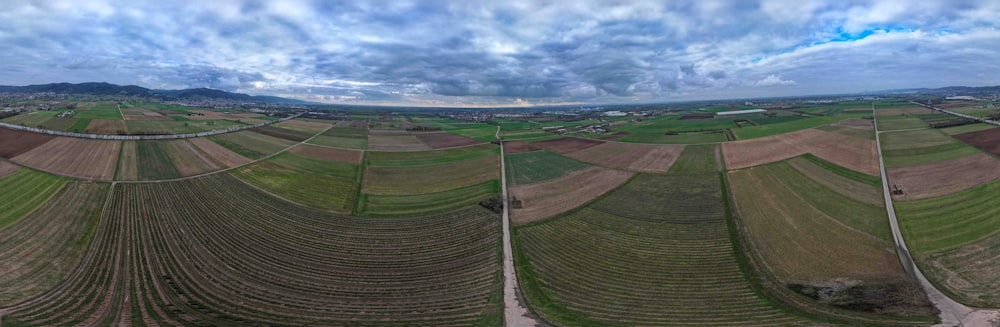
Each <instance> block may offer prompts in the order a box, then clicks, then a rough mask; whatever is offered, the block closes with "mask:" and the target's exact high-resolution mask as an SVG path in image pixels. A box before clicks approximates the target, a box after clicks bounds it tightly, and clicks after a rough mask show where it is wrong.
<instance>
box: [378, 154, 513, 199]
mask: <svg viewBox="0 0 1000 327" xmlns="http://www.w3.org/2000/svg"><path fill="white" fill-rule="evenodd" d="M499 165H500V163H499V160H498V159H497V156H493V155H490V156H482V157H478V158H475V159H471V160H463V161H456V162H452V163H445V164H438V165H428V166H410V167H385V166H371V165H370V166H368V167H366V168H365V177H364V188H363V189H362V191H363V192H365V193H368V194H379V195H416V194H423V193H435V192H442V191H447V190H451V189H455V188H460V187H465V186H470V185H475V184H479V183H483V182H486V181H488V180H491V179H497V178H499V177H500V167H499Z"/></svg>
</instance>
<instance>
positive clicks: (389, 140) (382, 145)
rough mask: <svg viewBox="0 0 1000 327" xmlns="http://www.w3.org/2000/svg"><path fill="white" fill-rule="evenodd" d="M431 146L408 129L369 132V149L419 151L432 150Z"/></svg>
mask: <svg viewBox="0 0 1000 327" xmlns="http://www.w3.org/2000/svg"><path fill="white" fill-rule="evenodd" d="M430 149H431V146H429V145H427V144H426V143H424V142H421V141H420V139H418V138H417V137H416V136H414V135H413V134H410V133H408V132H406V131H386V130H374V129H373V130H371V131H370V133H369V134H368V150H374V151H419V150H430Z"/></svg>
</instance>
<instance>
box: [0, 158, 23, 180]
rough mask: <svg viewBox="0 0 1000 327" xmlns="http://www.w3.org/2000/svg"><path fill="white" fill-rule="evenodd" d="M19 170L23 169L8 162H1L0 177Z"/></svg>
mask: <svg viewBox="0 0 1000 327" xmlns="http://www.w3.org/2000/svg"><path fill="white" fill-rule="evenodd" d="M19 168H21V166H18V165H15V164H12V163H10V162H7V161H0V177H4V176H7V175H8V174H10V173H13V172H15V171H17V170H18V169H19Z"/></svg>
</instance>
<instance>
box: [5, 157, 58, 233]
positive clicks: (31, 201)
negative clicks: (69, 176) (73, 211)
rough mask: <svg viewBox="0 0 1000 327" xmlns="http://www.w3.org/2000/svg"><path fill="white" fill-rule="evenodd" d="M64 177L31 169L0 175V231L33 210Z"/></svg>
mask: <svg viewBox="0 0 1000 327" xmlns="http://www.w3.org/2000/svg"><path fill="white" fill-rule="evenodd" d="M65 183H66V179H65V178H62V177H58V176H55V175H50V174H46V173H43V172H39V171H35V170H31V169H18V170H17V171H14V172H11V173H9V174H7V175H5V176H3V177H0V189H2V190H3V192H0V212H2V213H3V215H0V231H3V230H4V229H5V228H7V227H8V226H10V225H13V224H15V223H17V222H18V221H20V220H21V219H22V218H24V216H26V215H28V214H30V213H31V212H33V211H35V209H36V208H38V206H40V205H42V203H45V201H47V200H48V199H49V197H51V196H52V194H55V193H56V191H59V189H60V188H62V187H63V184H65Z"/></svg>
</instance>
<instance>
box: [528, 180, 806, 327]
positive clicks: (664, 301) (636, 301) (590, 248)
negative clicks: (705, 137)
mask: <svg viewBox="0 0 1000 327" xmlns="http://www.w3.org/2000/svg"><path fill="white" fill-rule="evenodd" d="M664 186H670V187H664ZM634 194H642V195H643V197H642V198H633V197H632V195H634ZM692 203H695V204H692ZM697 204H700V205H697ZM678 208H681V209H678ZM690 209H694V210H690ZM515 239H516V242H517V246H518V248H517V258H518V260H517V268H518V274H519V275H518V277H519V280H520V281H521V282H520V284H521V287H522V290H523V291H524V294H525V296H526V298H527V303H528V305H529V307H530V308H532V309H533V310H534V311H535V312H536V313H538V314H540V315H541V316H542V317H544V318H545V319H546V320H548V321H551V322H553V323H555V324H559V325H574V326H617V325H643V326H652V325H700V326H703V325H712V326H727V325H728V326H754V325H760V326H766V325H781V324H786V325H787V324H805V323H807V322H806V321H803V320H801V319H800V318H795V317H792V316H789V315H786V314H785V313H783V312H782V311H780V310H779V309H777V308H774V307H772V306H770V305H768V304H767V302H765V301H764V300H762V299H760V298H758V297H757V295H756V294H755V293H754V291H753V290H751V288H750V286H749V284H748V282H747V280H746V279H745V278H744V276H743V274H742V273H741V272H740V267H739V265H738V264H737V258H736V256H735V254H734V252H733V249H732V242H731V241H730V239H729V231H728V229H727V226H726V218H725V214H724V209H723V203H722V194H721V191H720V180H719V176H718V174H717V173H708V174H695V175H676V176H675V175H642V176H639V177H637V178H635V179H633V180H632V182H630V183H629V184H627V185H626V186H624V187H622V188H621V189H619V190H616V191H615V192H613V193H612V194H610V195H609V196H608V197H607V198H604V199H602V200H600V201H598V202H596V203H595V204H594V205H592V206H590V207H588V208H585V209H582V210H579V211H575V212H573V213H572V214H569V215H566V216H562V217H559V218H556V219H551V220H548V221H545V222H543V223H538V224H532V225H529V226H526V227H519V228H517V229H516V232H515Z"/></svg>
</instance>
